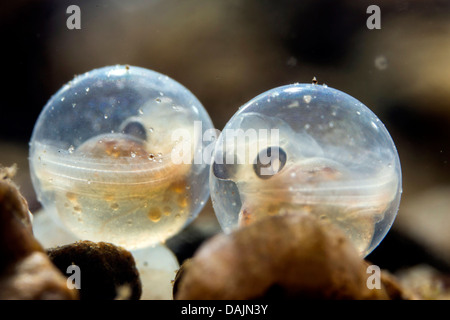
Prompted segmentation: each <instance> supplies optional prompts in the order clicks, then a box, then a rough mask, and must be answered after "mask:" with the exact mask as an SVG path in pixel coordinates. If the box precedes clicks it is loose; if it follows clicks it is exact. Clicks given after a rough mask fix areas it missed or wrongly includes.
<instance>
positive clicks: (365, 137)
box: [210, 84, 401, 256]
mask: <svg viewBox="0 0 450 320" xmlns="http://www.w3.org/2000/svg"><path fill="white" fill-rule="evenodd" d="M210 188H211V196H212V199H213V205H214V210H215V212H216V215H217V217H218V220H219V222H220V224H221V226H222V228H223V229H224V230H225V231H226V232H228V231H231V230H232V229H234V228H236V227H239V226H243V225H248V224H250V223H252V222H253V221H255V220H258V219H261V218H264V217H266V216H270V215H279V214H287V213H296V212H298V213H308V214H312V215H315V216H317V217H319V218H321V219H326V220H330V221H331V222H333V223H334V224H336V225H338V226H339V227H341V228H342V229H343V230H344V232H345V233H346V234H347V236H348V237H349V238H350V239H351V240H352V241H353V243H354V244H355V246H356V247H357V249H358V251H359V252H360V254H361V255H362V256H365V255H367V254H368V253H369V252H371V251H372V250H373V249H374V248H375V247H376V246H377V245H378V244H379V242H380V241H381V240H382V239H383V238H384V236H385V235H386V233H387V232H388V230H389V228H390V227H391V225H392V223H393V221H394V219H395V216H396V214H397V210H398V206H399V202H400V195H401V169H400V161H399V157H398V154H397V151H396V148H395V145H394V143H393V141H392V139H391V137H390V135H389V133H388V131H387V130H386V128H385V127H384V125H383V124H382V123H381V122H380V120H379V119H378V118H377V117H376V115H375V114H373V113H372V111H370V110H369V109H368V108H367V107H366V106H364V105H363V104H362V103H361V102H359V101H357V100H356V99H354V98H353V97H351V96H349V95H347V94H345V93H343V92H341V91H338V90H336V89H332V88H329V87H325V86H320V85H305V84H295V85H289V86H284V87H279V88H275V89H272V90H270V91H268V92H265V93H263V94H261V95H259V96H258V97H256V98H254V99H252V100H251V101H249V102H248V103H246V104H245V105H244V106H243V107H242V108H240V109H239V111H238V112H237V113H236V114H235V115H234V116H233V118H232V119H231V120H230V121H229V122H228V123H227V125H226V126H225V128H224V130H223V131H222V133H221V135H220V136H219V138H218V142H217V144H216V147H215V151H214V162H213V164H212V166H211V174H210Z"/></svg>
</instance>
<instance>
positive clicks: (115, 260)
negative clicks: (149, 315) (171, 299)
mask: <svg viewBox="0 0 450 320" xmlns="http://www.w3.org/2000/svg"><path fill="white" fill-rule="evenodd" d="M47 252H48V255H49V257H50V259H51V261H52V262H53V263H54V264H55V265H56V266H57V267H58V269H59V270H61V272H63V273H64V274H66V271H67V268H68V267H69V266H70V265H72V264H73V265H76V266H78V267H79V270H80V280H81V281H80V285H81V288H80V289H79V294H80V299H81V300H112V299H123V300H138V299H139V298H140V296H141V293H142V285H141V280H140V277H139V272H138V270H137V268H136V264H135V261H134V258H133V256H132V255H131V253H130V252H129V251H127V250H125V249H124V248H122V247H118V246H116V245H113V244H111V243H106V242H92V241H78V242H75V243H73V244H68V245H65V246H60V247H57V248H52V249H49V250H48V251H47ZM71 275H72V272H69V273H67V276H68V277H70V276H71Z"/></svg>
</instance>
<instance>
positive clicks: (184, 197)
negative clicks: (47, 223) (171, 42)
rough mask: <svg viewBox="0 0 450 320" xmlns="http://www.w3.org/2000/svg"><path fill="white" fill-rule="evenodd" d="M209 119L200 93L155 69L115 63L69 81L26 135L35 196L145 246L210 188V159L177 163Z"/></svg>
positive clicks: (90, 232) (58, 216)
mask: <svg viewBox="0 0 450 320" xmlns="http://www.w3.org/2000/svg"><path fill="white" fill-rule="evenodd" d="M195 122H200V123H201V124H202V126H201V129H202V130H203V131H204V130H208V129H212V128H213V126H212V122H211V120H210V118H209V116H208V114H207V112H206V111H205V109H204V108H203V106H202V105H201V103H200V102H199V101H198V100H197V99H196V97H195V96H194V95H193V94H192V93H191V92H190V91H189V90H188V89H186V88H185V87H183V86H182V85H181V84H179V83H177V82H176V81H174V80H172V79H170V78H169V77H167V76H165V75H162V74H159V73H157V72H154V71H151V70H147V69H143V68H138V67H132V66H111V67H105V68H101V69H96V70H93V71H90V72H88V73H86V74H83V75H81V76H78V77H75V79H74V80H72V81H71V82H69V83H68V84H66V85H65V86H63V88H61V89H60V90H59V91H58V92H57V93H56V94H55V95H54V96H53V97H52V98H51V99H50V100H49V102H48V103H47V105H46V106H45V107H44V109H43V111H42V112H41V115H40V116H39V119H38V121H37V122H36V125H35V128H34V131H33V136H32V139H31V142H30V168H31V174H32V180H33V185H34V187H35V190H36V192H37V195H38V199H39V201H40V202H41V203H42V205H43V207H44V209H45V210H46V211H47V212H48V213H49V214H50V215H52V216H53V218H54V219H55V220H56V221H58V222H60V223H61V224H62V225H64V226H65V227H66V228H68V229H69V230H70V231H72V232H73V233H75V234H76V235H77V236H78V237H80V238H81V239H88V240H93V241H107V242H112V243H115V244H118V245H122V246H124V247H126V248H130V249H132V248H141V247H146V246H148V245H152V244H155V243H157V242H162V241H165V240H166V239H167V238H168V237H170V236H172V235H174V234H176V233H177V232H178V231H180V229H181V228H183V227H184V226H185V225H186V224H188V223H190V222H191V221H192V220H193V219H194V218H195V217H196V216H197V215H198V213H199V211H200V210H201V208H202V207H203V205H204V203H205V202H206V199H207V198H208V196H209V189H208V184H207V179H208V165H207V164H206V163H194V162H193V161H184V162H181V163H178V162H177V163H174V161H172V160H173V159H172V151H173V150H174V148H176V147H177V145H178V144H179V143H180V139H176V137H174V135H173V133H174V130H176V129H182V130H184V132H186V133H188V134H189V135H190V137H191V140H190V142H191V143H190V147H189V148H188V149H187V150H186V151H188V153H187V157H188V159H187V160H192V157H193V155H194V154H195V152H196V151H197V150H201V149H202V148H203V142H202V141H201V140H200V139H198V136H199V135H201V134H202V132H196V130H194V123H195Z"/></svg>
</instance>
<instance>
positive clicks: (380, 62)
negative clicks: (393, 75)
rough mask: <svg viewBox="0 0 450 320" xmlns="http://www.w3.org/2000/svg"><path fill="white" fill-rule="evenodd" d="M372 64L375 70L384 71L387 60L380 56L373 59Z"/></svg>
mask: <svg viewBox="0 0 450 320" xmlns="http://www.w3.org/2000/svg"><path fill="white" fill-rule="evenodd" d="M374 64H375V68H377V69H378V70H380V71H382V70H386V69H387V67H388V60H387V58H386V57H385V56H383V55H380V56H377V57H376V58H375V61H374Z"/></svg>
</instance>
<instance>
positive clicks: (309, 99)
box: [303, 94, 312, 103]
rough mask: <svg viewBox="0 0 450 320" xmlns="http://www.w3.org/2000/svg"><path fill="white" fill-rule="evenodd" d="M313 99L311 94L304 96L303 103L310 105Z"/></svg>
mask: <svg viewBox="0 0 450 320" xmlns="http://www.w3.org/2000/svg"><path fill="white" fill-rule="evenodd" d="M311 99H312V97H311V96H310V95H309V94H307V95H305V96H303V101H305V102H306V103H310V102H311Z"/></svg>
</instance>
